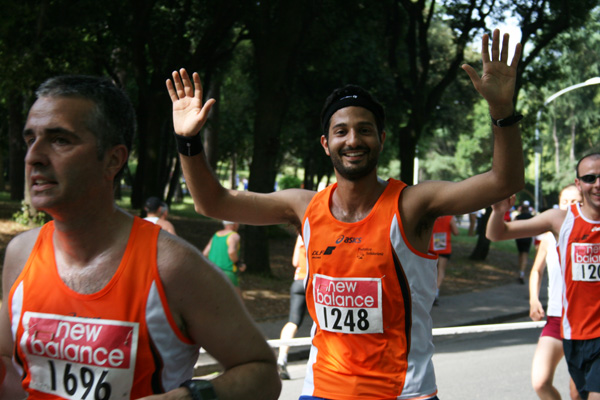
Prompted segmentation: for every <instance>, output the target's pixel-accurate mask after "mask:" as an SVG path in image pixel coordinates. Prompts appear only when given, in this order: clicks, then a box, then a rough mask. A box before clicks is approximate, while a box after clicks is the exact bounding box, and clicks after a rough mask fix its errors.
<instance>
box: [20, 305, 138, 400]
mask: <svg viewBox="0 0 600 400" xmlns="http://www.w3.org/2000/svg"><path fill="white" fill-rule="evenodd" d="M23 328H24V333H23V336H22V338H21V342H20V346H21V349H22V350H23V352H24V353H25V354H26V357H27V362H28V365H29V373H30V374H31V382H30V387H31V388H32V389H35V390H38V391H40V392H44V393H48V394H53V395H56V396H60V397H64V398H68V399H89V400H107V399H129V397H130V391H131V385H132V383H133V373H134V368H135V359H136V352H137V342H138V324H137V323H131V322H123V321H112V320H102V319H89V318H78V317H67V316H64V315H54V314H42V313H33V312H26V313H25V315H24V316H23Z"/></svg>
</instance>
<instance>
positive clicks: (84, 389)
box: [8, 217, 199, 399]
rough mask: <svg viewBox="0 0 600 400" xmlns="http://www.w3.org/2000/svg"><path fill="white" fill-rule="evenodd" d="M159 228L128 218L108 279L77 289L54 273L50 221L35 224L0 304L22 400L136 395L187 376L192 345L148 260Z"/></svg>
mask: <svg viewBox="0 0 600 400" xmlns="http://www.w3.org/2000/svg"><path fill="white" fill-rule="evenodd" d="M159 230H160V227H159V226H158V225H154V224H152V223H150V222H147V221H143V220H141V219H139V218H137V217H136V218H135V219H134V221H133V226H132V229H131V233H130V236H129V242H128V244H127V248H126V250H125V253H124V255H123V258H122V260H121V264H120V265H119V268H118V269H117V272H116V273H115V275H114V276H113V277H112V279H111V280H110V282H109V283H108V284H107V285H106V286H105V287H104V288H103V289H101V290H100V291H99V292H96V293H94V294H80V293H77V292H75V291H73V290H71V289H70V288H69V287H68V286H67V285H65V283H64V282H63V281H62V279H61V278H60V276H59V274H58V270H57V267H56V263H55V256H54V245H53V239H52V237H53V233H54V223H53V222H49V223H47V224H46V225H44V226H43V227H42V229H41V230H40V233H39V236H38V239H37V242H36V244H35V246H34V248H33V250H32V252H31V255H30V256H29V259H28V260H27V263H26V265H25V267H24V268H23V271H22V272H21V274H20V275H19V277H18V278H17V280H16V282H15V284H14V285H13V287H12V288H11V291H10V296H9V304H8V306H9V310H10V313H11V321H12V328H11V329H12V332H13V340H14V343H15V352H14V359H15V362H16V364H17V365H18V366H19V367H20V368H22V370H21V371H19V372H21V373H22V376H23V380H22V385H23V388H24V389H25V390H26V391H27V392H28V394H29V397H28V398H29V399H63V398H64V399H83V398H88V399H109V398H110V399H130V398H132V399H137V398H139V397H143V396H148V395H151V394H154V393H162V392H164V391H169V390H172V389H174V388H176V387H178V386H179V385H180V384H181V383H182V382H183V381H185V380H187V379H190V378H191V377H192V375H193V368H194V364H195V362H196V360H197V358H198V350H199V348H198V346H196V345H194V344H192V343H191V342H190V341H189V340H188V339H186V338H185V337H184V336H183V334H182V333H181V332H180V331H179V329H178V328H177V327H176V325H175V323H174V320H173V317H172V315H171V313H170V311H169V309H168V306H167V302H166V297H165V293H164V289H163V286H162V283H161V281H160V278H159V275H158V268H157V265H156V243H157V238H158V233H159Z"/></svg>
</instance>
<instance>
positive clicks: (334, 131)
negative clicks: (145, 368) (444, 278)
mask: <svg viewBox="0 0 600 400" xmlns="http://www.w3.org/2000/svg"><path fill="white" fill-rule="evenodd" d="M500 42H501V38H500V32H499V31H498V30H496V31H494V34H493V39H492V45H491V55H490V53H489V49H488V46H489V36H488V35H484V37H483V40H482V60H483V75H482V76H481V77H479V75H478V74H477V72H475V70H474V69H473V68H472V67H470V66H468V65H464V66H463V69H464V70H465V71H466V72H467V74H468V75H469V77H470V78H471V80H472V82H473V85H474V86H475V88H476V89H477V90H478V92H479V93H480V94H481V95H482V96H483V97H484V98H485V99H486V100H487V102H488V104H489V110H490V115H491V117H492V124H493V132H494V162H493V164H492V165H493V167H492V169H491V170H490V171H488V172H486V173H484V174H481V175H477V176H474V177H471V178H469V179H467V180H465V181H462V182H441V181H440V182H423V183H420V184H418V185H415V186H411V187H408V186H407V185H406V184H404V183H402V182H400V181H397V180H394V179H389V180H387V181H384V180H381V179H379V178H378V177H377V161H378V158H379V154H380V152H381V150H382V149H383V145H384V143H385V139H386V132H385V131H384V112H383V108H382V107H381V105H380V104H379V103H377V102H376V101H375V100H374V99H373V98H372V97H371V96H370V95H369V94H368V93H367V92H366V91H364V90H362V89H360V88H359V87H356V86H347V87H344V88H341V89H338V90H336V91H334V92H333V93H332V95H331V96H330V97H329V98H328V99H327V102H326V104H325V107H324V108H323V113H322V123H323V128H324V134H323V135H322V136H321V145H322V146H323V149H324V151H325V153H326V154H327V155H328V156H330V157H331V160H332V163H333V166H334V169H335V174H336V178H337V183H335V184H333V185H331V186H329V187H328V188H326V189H324V190H322V191H320V192H319V193H317V192H314V191H309V190H302V189H288V190H282V191H279V192H274V193H267V194H264V193H252V192H247V191H244V192H238V191H234V190H228V189H225V188H224V187H222V186H221V185H220V183H219V181H218V180H217V179H216V178H215V176H214V174H213V172H212V170H211V169H210V167H209V165H208V163H207V162H206V158H205V156H204V155H203V153H202V140H201V138H200V135H199V131H200V129H201V128H202V126H203V125H204V123H205V122H206V119H207V115H208V111H209V110H210V108H211V107H212V105H213V104H214V102H215V100H213V99H210V100H208V101H207V102H206V103H205V104H204V105H203V104H202V88H201V84H200V78H199V76H198V74H196V73H194V74H193V82H192V80H191V79H190V77H189V75H188V74H187V72H186V71H185V70H184V69H181V70H180V71H179V72H177V71H176V72H173V81H171V80H168V81H167V88H168V91H169V95H170V97H171V100H172V102H173V122H174V127H175V133H176V140H177V143H178V148H179V151H180V153H181V160H182V166H183V171H184V174H185V177H186V179H187V183H188V186H189V189H190V192H191V194H192V196H193V198H194V203H195V206H196V210H197V211H198V212H200V213H202V214H205V215H209V216H211V217H213V218H220V219H228V220H235V221H240V222H241V223H244V224H255V225H268V224H292V225H294V226H296V227H297V228H298V230H299V231H300V232H301V233H302V237H303V240H304V243H305V246H306V249H307V254H308V257H307V261H308V275H307V278H306V280H305V284H306V301H307V306H308V309H309V312H310V315H311V317H312V318H313V321H314V323H315V326H314V329H313V338H312V349H311V354H310V357H309V361H308V366H307V374H306V380H305V383H304V388H303V391H302V396H301V398H302V399H314V398H327V399H340V398H343V399H375V398H377V399H380V398H399V399H413V398H419V399H436V398H437V396H436V395H437V387H436V384H435V374H434V371H433V365H432V362H431V356H432V353H433V344H432V333H431V329H432V322H431V317H430V315H429V311H430V309H431V306H432V303H433V299H434V295H435V288H436V258H435V256H432V255H429V254H427V249H428V246H429V240H430V237H431V231H432V227H433V223H434V221H435V219H436V218H437V217H438V216H440V215H453V214H465V213H469V212H472V211H474V210H478V209H481V208H484V207H486V206H488V205H490V204H492V203H494V202H496V201H499V200H500V199H503V198H505V197H507V196H509V195H510V194H512V193H515V192H517V191H519V190H521V188H522V187H523V158H522V147H521V137H520V132H519V128H518V124H517V122H518V121H519V120H520V118H521V116H520V115H517V114H515V110H514V106H513V102H512V98H513V94H514V86H515V77H516V69H517V63H518V60H519V58H520V55H521V45H520V44H517V46H516V48H515V56H514V58H513V60H512V62H509V60H508V49H509V44H508V35H505V36H504V39H503V40H502V46H501V44H500ZM465 193H469V194H470V195H469V196H465V195H464V194H465Z"/></svg>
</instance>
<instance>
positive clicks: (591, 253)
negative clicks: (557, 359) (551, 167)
mask: <svg viewBox="0 0 600 400" xmlns="http://www.w3.org/2000/svg"><path fill="white" fill-rule="evenodd" d="M558 254H559V257H560V265H561V269H562V277H563V280H564V284H565V285H564V288H563V318H562V334H563V338H565V339H572V340H588V339H596V338H599V337H600V221H592V220H589V219H587V218H586V217H585V216H584V215H583V214H582V213H581V206H580V204H578V203H577V204H572V205H571V206H570V207H569V209H568V210H567V215H566V217H565V221H564V222H563V225H562V227H561V229H560V234H559V235H558Z"/></svg>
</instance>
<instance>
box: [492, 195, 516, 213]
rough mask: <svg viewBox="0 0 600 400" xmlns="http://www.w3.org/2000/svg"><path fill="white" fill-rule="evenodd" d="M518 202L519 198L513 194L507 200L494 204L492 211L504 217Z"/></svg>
mask: <svg viewBox="0 0 600 400" xmlns="http://www.w3.org/2000/svg"><path fill="white" fill-rule="evenodd" d="M516 201H517V196H516V195H514V194H513V195H512V196H510V197H509V198H507V199H504V200H502V201H499V202H497V203H495V204H492V209H493V210H494V212H496V213H498V214H500V215H502V216H504V214H505V213H506V212H507V211H508V210H510V209H511V208H512V207H513V206H514V205H515V203H516Z"/></svg>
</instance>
